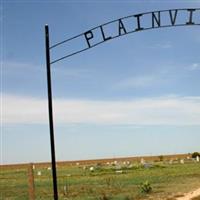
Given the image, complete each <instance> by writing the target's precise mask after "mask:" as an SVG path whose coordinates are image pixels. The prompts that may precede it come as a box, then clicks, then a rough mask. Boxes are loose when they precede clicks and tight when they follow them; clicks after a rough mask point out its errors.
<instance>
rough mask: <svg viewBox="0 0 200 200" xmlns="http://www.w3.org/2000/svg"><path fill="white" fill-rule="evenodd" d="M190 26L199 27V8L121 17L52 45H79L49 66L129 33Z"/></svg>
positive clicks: (51, 48) (52, 47)
mask: <svg viewBox="0 0 200 200" xmlns="http://www.w3.org/2000/svg"><path fill="white" fill-rule="evenodd" d="M191 25H193V26H194V25H200V8H185V9H170V10H160V11H153V12H145V13H140V14H136V15H130V16H127V17H122V18H119V19H116V20H113V21H110V22H107V23H105V24H102V25H100V26H97V27H94V28H92V29H90V30H88V31H86V32H84V33H81V34H79V35H76V36H74V37H72V38H69V39H67V40H64V41H62V42H59V43H56V44H54V45H52V46H51V47H50V50H53V49H54V48H56V47H59V46H61V45H64V44H65V45H67V44H68V43H69V42H74V43H75V42H76V43H77V41H78V42H79V44H80V45H77V44H76V45H74V46H76V48H77V49H75V50H74V48H73V50H72V51H70V50H69V52H65V55H64V56H62V57H60V58H57V59H54V60H53V61H52V62H51V64H53V63H56V62H58V61H60V60H63V59H65V58H67V57H70V56H73V55H75V54H78V53H81V52H83V51H85V50H87V49H90V48H92V47H95V46H97V45H99V44H102V43H104V42H106V41H109V40H112V39H114V38H118V37H120V36H124V35H127V34H130V33H134V32H138V31H144V30H150V29H157V28H166V27H175V26H191Z"/></svg>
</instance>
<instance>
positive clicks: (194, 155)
mask: <svg viewBox="0 0 200 200" xmlns="http://www.w3.org/2000/svg"><path fill="white" fill-rule="evenodd" d="M197 156H199V157H200V153H199V152H194V153H192V158H196V157H197Z"/></svg>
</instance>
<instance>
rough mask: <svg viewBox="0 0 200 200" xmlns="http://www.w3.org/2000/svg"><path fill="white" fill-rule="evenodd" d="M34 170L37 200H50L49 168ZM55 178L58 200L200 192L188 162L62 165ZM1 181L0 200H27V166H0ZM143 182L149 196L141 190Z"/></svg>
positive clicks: (198, 176) (198, 175) (199, 175)
mask: <svg viewBox="0 0 200 200" xmlns="http://www.w3.org/2000/svg"><path fill="white" fill-rule="evenodd" d="M160 159H161V158H160ZM127 160H128V159H127ZM34 167H35V169H34V179H35V195H36V199H46V200H49V199H53V195H52V179H51V170H50V169H48V164H40V165H37V164H35V166H34ZM57 175H58V190H59V199H67V200H81V199H83V200H89V199H90V200H93V199H94V200H107V199H113V200H114V199H116V200H117V199H119V200H120V199H121V200H140V199H152V200H158V199H163V200H164V199H166V200H175V199H177V198H179V197H182V196H183V195H184V194H185V193H187V192H190V191H193V190H196V189H198V188H200V163H197V162H195V161H194V160H191V159H185V161H184V164H183V162H182V163H181V161H180V159H176V160H174V161H173V162H172V161H169V160H167V159H164V161H158V160H156V162H153V161H148V162H147V161H144V162H142V163H141V162H138V161H135V160H134V161H129V160H128V161H126V159H123V160H121V161H120V160H116V161H111V160H110V162H108V161H107V160H106V162H105V160H104V162H97V161H95V162H90V163H87V162H83V163H79V162H71V163H62V164H58V166H57ZM0 178H1V186H0V191H1V198H0V199H2V200H14V199H15V200H25V199H28V165H16V166H6V167H5V166H4V167H3V166H1V173H0ZM146 181H148V183H149V184H150V187H151V188H152V191H151V192H150V193H148V192H145V191H144V189H143V190H142V186H141V185H142V184H143V186H144V183H145V182H146ZM143 188H144V187H143Z"/></svg>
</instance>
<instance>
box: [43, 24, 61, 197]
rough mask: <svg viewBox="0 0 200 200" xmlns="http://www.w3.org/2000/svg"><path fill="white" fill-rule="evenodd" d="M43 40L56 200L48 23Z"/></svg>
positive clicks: (55, 184) (55, 187)
mask: <svg viewBox="0 0 200 200" xmlns="http://www.w3.org/2000/svg"><path fill="white" fill-rule="evenodd" d="M45 41H46V65H47V88H48V108H49V128H50V141H51V164H52V176H53V191H54V200H58V190H57V176H56V156H55V144H54V128H53V108H52V91H51V63H50V50H49V27H48V25H45Z"/></svg>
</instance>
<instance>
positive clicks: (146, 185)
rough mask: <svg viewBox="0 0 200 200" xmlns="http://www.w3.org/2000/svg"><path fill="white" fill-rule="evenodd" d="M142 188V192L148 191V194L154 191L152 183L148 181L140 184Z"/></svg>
mask: <svg viewBox="0 0 200 200" xmlns="http://www.w3.org/2000/svg"><path fill="white" fill-rule="evenodd" d="M140 189H141V192H142V193H146V194H148V193H150V192H151V191H152V187H151V184H150V183H149V182H148V181H145V182H144V183H142V184H141V186H140Z"/></svg>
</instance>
